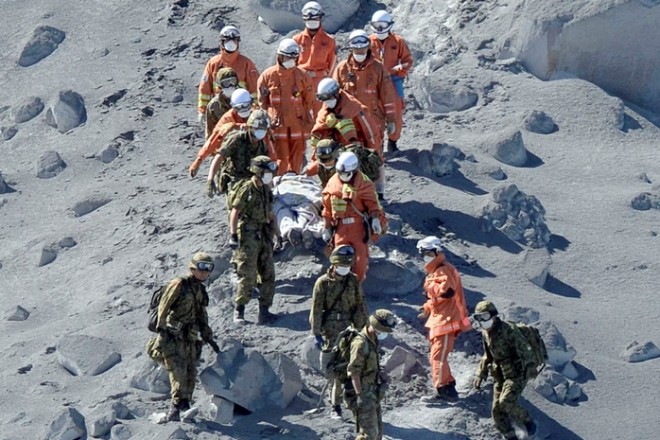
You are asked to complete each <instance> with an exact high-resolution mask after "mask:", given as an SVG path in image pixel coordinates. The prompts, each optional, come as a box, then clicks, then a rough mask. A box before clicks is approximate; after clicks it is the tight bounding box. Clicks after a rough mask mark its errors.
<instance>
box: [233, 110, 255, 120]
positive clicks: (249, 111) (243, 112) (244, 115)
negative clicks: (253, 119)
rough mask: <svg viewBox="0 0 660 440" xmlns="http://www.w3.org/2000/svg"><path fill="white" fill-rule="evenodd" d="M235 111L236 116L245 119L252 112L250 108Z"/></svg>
mask: <svg viewBox="0 0 660 440" xmlns="http://www.w3.org/2000/svg"><path fill="white" fill-rule="evenodd" d="M236 113H238V116H240V117H241V118H243V119H247V118H249V117H250V113H252V109H247V110H243V111H242V112H239V111H237V112H236Z"/></svg>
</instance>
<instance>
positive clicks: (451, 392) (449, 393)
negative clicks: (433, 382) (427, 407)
mask: <svg viewBox="0 0 660 440" xmlns="http://www.w3.org/2000/svg"><path fill="white" fill-rule="evenodd" d="M438 395H439V396H440V398H441V399H445V400H448V401H453V400H456V399H458V392H457V391H456V382H450V383H448V384H447V385H443V386H441V387H440V388H438Z"/></svg>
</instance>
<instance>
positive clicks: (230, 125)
mask: <svg viewBox="0 0 660 440" xmlns="http://www.w3.org/2000/svg"><path fill="white" fill-rule="evenodd" d="M246 121H247V120H246V119H243V118H241V117H240V116H239V115H238V112H237V111H236V110H234V109H233V108H232V109H230V110H228V111H226V112H225V113H224V114H223V115H222V116H221V117H220V119H219V120H218V123H217V124H215V128H213V131H212V132H211V135H210V136H209V137H208V139H207V140H206V142H204V145H203V146H202V148H201V149H200V150H199V153H197V159H195V162H197V161H199V164H201V163H202V162H203V161H204V159H206V158H207V157H209V156H210V155H212V154H216V153H217V152H218V150H219V149H220V145H222V140H223V139H224V138H225V136H227V133H229V132H230V131H232V130H233V129H235V128H237V127H239V126H240V125H243V124H245V122H246ZM199 164H198V165H199Z"/></svg>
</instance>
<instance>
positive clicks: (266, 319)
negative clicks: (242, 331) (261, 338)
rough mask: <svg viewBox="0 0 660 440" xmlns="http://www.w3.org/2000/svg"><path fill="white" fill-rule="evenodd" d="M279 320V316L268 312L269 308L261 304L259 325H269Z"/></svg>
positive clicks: (258, 318) (258, 317)
mask: <svg viewBox="0 0 660 440" xmlns="http://www.w3.org/2000/svg"><path fill="white" fill-rule="evenodd" d="M276 319H277V315H276V314H274V313H271V312H269V311H268V307H267V306H263V305H261V304H259V315H258V316H257V324H260V325H263V324H269V323H271V322H273V321H275V320H276Z"/></svg>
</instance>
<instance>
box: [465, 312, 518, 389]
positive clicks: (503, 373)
mask: <svg viewBox="0 0 660 440" xmlns="http://www.w3.org/2000/svg"><path fill="white" fill-rule="evenodd" d="M481 334H482V338H483V344H484V355H483V357H482V358H481V362H479V369H478V370H477V376H479V377H481V378H483V379H485V378H487V377H488V368H489V367H491V373H492V375H493V379H494V380H495V381H496V382H503V381H504V380H506V379H511V380H524V379H525V369H526V368H527V364H528V363H529V362H527V361H526V360H525V358H526V356H525V353H528V352H530V351H531V347H530V346H529V343H528V342H527V341H526V340H525V338H524V336H522V335H521V333H520V332H519V331H516V330H515V329H513V328H512V327H511V324H509V323H508V322H505V321H502V320H501V319H497V321H496V322H495V323H494V324H493V327H492V328H491V329H490V330H489V331H482V332H481Z"/></svg>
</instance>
